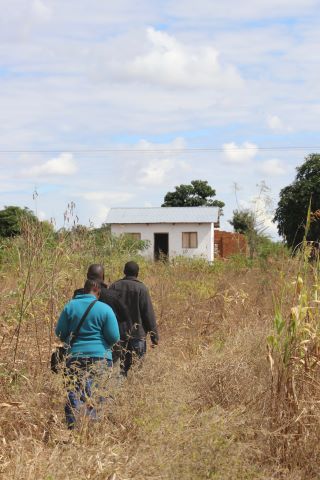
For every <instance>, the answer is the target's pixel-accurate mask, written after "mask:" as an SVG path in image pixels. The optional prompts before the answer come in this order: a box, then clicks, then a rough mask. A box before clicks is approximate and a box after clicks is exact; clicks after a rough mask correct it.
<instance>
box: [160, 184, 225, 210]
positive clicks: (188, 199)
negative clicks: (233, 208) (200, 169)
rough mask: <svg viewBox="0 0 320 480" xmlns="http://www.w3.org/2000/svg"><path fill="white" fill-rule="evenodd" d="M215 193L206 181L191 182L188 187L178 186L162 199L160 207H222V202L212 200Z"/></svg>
mask: <svg viewBox="0 0 320 480" xmlns="http://www.w3.org/2000/svg"><path fill="white" fill-rule="evenodd" d="M215 196H216V191H215V190H214V189H213V188H212V187H210V185H208V182H207V181H206V180H192V182H191V183H190V184H189V185H183V184H182V185H179V186H177V187H175V191H174V192H168V193H167V194H166V196H165V197H164V203H163V204H162V205H161V206H162V207H201V206H209V207H219V208H223V207H224V202H221V201H220V200H213V197H215Z"/></svg>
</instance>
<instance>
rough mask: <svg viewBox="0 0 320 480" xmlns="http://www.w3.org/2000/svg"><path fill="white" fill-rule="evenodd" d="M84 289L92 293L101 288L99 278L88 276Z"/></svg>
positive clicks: (85, 291)
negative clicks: (93, 278) (94, 278)
mask: <svg viewBox="0 0 320 480" xmlns="http://www.w3.org/2000/svg"><path fill="white" fill-rule="evenodd" d="M83 290H84V293H90V292H92V291H93V290H101V285H100V282H98V281H97V280H91V279H90V278H88V279H87V280H86V281H85V284H84V287H83Z"/></svg>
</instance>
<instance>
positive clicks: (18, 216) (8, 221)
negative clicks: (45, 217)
mask: <svg viewBox="0 0 320 480" xmlns="http://www.w3.org/2000/svg"><path fill="white" fill-rule="evenodd" d="M23 220H29V221H32V222H38V219H37V217H36V216H35V214H34V213H33V212H32V210H29V208H27V207H24V208H20V207H16V206H8V207H4V209H3V210H0V237H14V236H16V235H19V234H20V233H21V225H22V222H23Z"/></svg>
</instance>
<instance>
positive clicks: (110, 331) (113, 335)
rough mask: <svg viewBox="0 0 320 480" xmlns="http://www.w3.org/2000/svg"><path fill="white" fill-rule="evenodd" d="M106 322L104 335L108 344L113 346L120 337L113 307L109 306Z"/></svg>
mask: <svg viewBox="0 0 320 480" xmlns="http://www.w3.org/2000/svg"><path fill="white" fill-rule="evenodd" d="M107 308H108V311H107V312H106V318H105V322H104V324H103V336H104V339H105V341H106V342H107V344H108V345H109V346H110V347H112V345H114V344H115V343H117V342H118V340H119V339H120V334H119V327H118V322H117V319H116V316H115V314H114V313H113V310H112V308H110V307H107Z"/></svg>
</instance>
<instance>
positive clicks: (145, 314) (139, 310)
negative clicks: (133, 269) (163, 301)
mask: <svg viewBox="0 0 320 480" xmlns="http://www.w3.org/2000/svg"><path fill="white" fill-rule="evenodd" d="M109 289H110V290H113V291H116V292H118V293H119V294H120V297H121V300H122V301H123V303H124V304H125V306H126V307H127V310H128V312H129V314H130V317H131V323H132V325H133V327H132V330H131V337H132V338H139V339H142V338H145V336H146V334H147V333H150V337H151V341H152V343H154V344H155V345H157V343H158V340H159V336H158V329H157V322H156V317H155V314H154V310H153V306H152V302H151V298H150V295H149V291H148V289H147V287H146V286H145V285H144V283H142V282H140V280H138V279H137V278H136V277H124V278H123V279H121V280H118V281H117V282H114V283H112V284H111V285H110V287H109Z"/></svg>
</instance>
